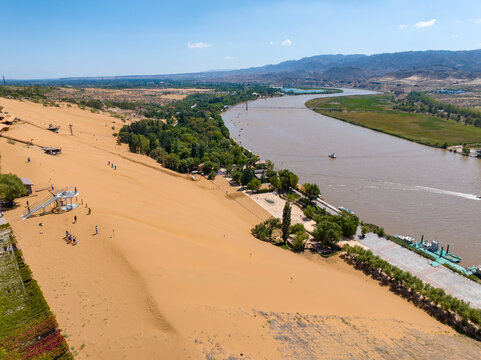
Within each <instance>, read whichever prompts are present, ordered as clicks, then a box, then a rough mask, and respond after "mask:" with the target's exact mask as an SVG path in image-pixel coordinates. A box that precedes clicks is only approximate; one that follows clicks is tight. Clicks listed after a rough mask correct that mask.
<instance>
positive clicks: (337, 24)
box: [0, 0, 481, 79]
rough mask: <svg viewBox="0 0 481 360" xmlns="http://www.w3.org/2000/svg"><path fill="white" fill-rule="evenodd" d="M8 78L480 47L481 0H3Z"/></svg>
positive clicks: (2, 69)
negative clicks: (68, 0) (238, 0)
mask: <svg viewBox="0 0 481 360" xmlns="http://www.w3.org/2000/svg"><path fill="white" fill-rule="evenodd" d="M0 13H1V14H2V23H3V27H2V32H1V33H0V42H1V43H2V50H3V51H2V57H1V60H0V75H5V77H7V78H10V79H40V78H58V77H77V76H79V77H80V76H116V75H148V74H172V73H188V72H198V71H207V70H213V69H240V68H247V67H252V66H262V65H265V64H275V63H279V62H282V61H285V60H291V59H299V58H302V57H307V56H313V55H319V54H338V53H341V54H355V53H360V54H375V53H383V52H399V51H410V50H441V49H442V50H472V49H478V48H481V36H480V34H481V2H479V1H475V0H462V1H458V2H456V4H455V6H453V3H452V2H451V1H447V0H440V1H433V0H428V1H423V2H419V1H413V0H407V1H401V0H393V1H389V2H383V1H380V0H367V1H363V2H362V5H360V4H359V2H358V1H354V0H345V1H332V0H326V1H308V0H302V1H274V0H265V1H262V2H259V1H254V0H245V1H242V2H236V3H234V4H232V3H231V2H223V1H219V0H213V1H209V2H202V3H201V2H197V1H188V0H180V1H176V2H175V3H172V2H167V1H160V2H159V1H154V0H138V1H136V2H135V3H134V2H131V1H126V0H117V1H113V0H104V1H91V0H86V1H83V2H65V1H58V0H52V1H49V2H48V3H45V2H37V1H33V0H26V1H21V2H20V1H18V2H14V1H8V0H0Z"/></svg>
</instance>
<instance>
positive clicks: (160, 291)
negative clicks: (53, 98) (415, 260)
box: [0, 99, 481, 359]
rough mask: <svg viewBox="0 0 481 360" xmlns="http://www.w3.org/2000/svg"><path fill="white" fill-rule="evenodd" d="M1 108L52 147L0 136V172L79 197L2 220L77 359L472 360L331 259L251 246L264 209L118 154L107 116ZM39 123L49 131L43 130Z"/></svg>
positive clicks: (20, 128) (21, 131)
mask: <svg viewBox="0 0 481 360" xmlns="http://www.w3.org/2000/svg"><path fill="white" fill-rule="evenodd" d="M0 105H2V106H4V108H5V109H4V110H6V111H9V112H10V113H12V114H14V115H15V116H18V117H19V118H21V119H24V120H27V121H28V123H26V122H20V123H17V124H15V125H14V126H12V127H11V128H10V130H9V131H8V132H7V133H5V134H6V135H11V136H14V137H16V138H21V139H27V140H29V139H33V142H34V143H38V144H42V145H51V146H59V147H61V148H62V154H61V155H59V156H49V155H46V154H44V153H43V151H42V150H41V149H40V148H39V147H36V146H27V145H24V144H21V143H16V144H15V145H12V144H9V143H7V141H6V139H4V138H0V153H1V155H2V159H1V171H2V172H13V173H16V174H18V175H19V176H21V177H28V178H30V179H31V180H32V181H33V182H34V183H35V186H34V189H35V190H40V189H43V188H46V187H48V186H50V185H51V184H54V186H55V187H56V188H61V187H64V186H77V187H78V189H79V193H80V194H79V196H78V199H77V203H79V204H80V206H79V208H77V209H75V210H73V211H70V212H67V213H63V214H47V215H45V216H40V215H37V216H33V217H31V218H29V219H27V220H22V219H21V218H20V215H21V213H22V211H23V209H24V206H25V204H26V201H27V200H29V202H30V204H32V203H34V202H35V201H36V200H39V199H41V198H43V197H44V196H46V195H48V194H47V193H46V192H45V191H39V192H34V195H32V196H30V197H26V198H22V199H20V200H19V203H20V205H21V206H20V207H19V208H17V209H14V210H12V211H8V212H6V213H5V216H6V219H7V220H8V221H9V222H10V223H11V225H12V227H13V229H14V231H15V234H16V236H17V238H18V243H19V246H20V247H21V249H22V251H23V254H24V256H25V259H26V261H27V263H28V264H29V266H30V268H31V270H32V272H33V274H34V277H35V279H36V280H37V281H38V283H39V285H40V287H41V289H42V291H43V293H44V295H45V297H46V299H47V301H48V303H49V305H50V307H51V309H52V310H53V311H54V312H55V314H56V316H57V320H58V322H59V325H60V327H61V328H62V330H63V332H64V334H66V335H67V341H68V343H69V345H70V346H71V347H72V348H73V350H74V353H75V354H76V355H77V356H76V358H78V359H228V358H229V359H293V358H295V359H319V358H320V359H322V358H327V359H337V358H339V359H346V358H353V359H356V358H360V357H362V358H372V359H384V358H386V356H387V355H386V354H391V355H390V356H387V357H389V358H410V359H413V358H420V359H421V358H422V359H430V358H439V349H440V348H441V347H442V346H445V345H446V344H449V347H450V349H452V350H451V351H452V355H451V358H461V357H463V358H464V359H469V358H473V359H474V358H476V356H477V355H478V354H479V351H481V347H480V346H479V344H477V343H476V342H474V341H471V340H469V339H466V338H463V337H460V336H459V335H457V334H455V333H454V332H453V331H452V330H451V329H450V328H448V327H446V326H444V325H442V324H441V323H439V322H437V321H436V320H434V319H432V318H431V317H430V316H429V315H427V314H426V313H424V312H423V311H421V310H420V309H418V308H416V307H414V306H413V305H412V304H410V303H409V302H407V301H406V300H404V299H402V298H400V297H398V296H396V295H394V294H392V293H391V292H389V290H388V289H387V288H384V287H381V286H380V285H379V284H378V283H377V282H375V281H373V280H371V279H370V278H368V277H366V276H365V275H364V274H362V273H361V272H359V271H356V270H354V269H353V268H351V267H349V266H348V265H346V264H345V263H344V262H343V261H342V260H341V259H328V260H325V259H322V258H319V257H317V256H314V255H309V254H305V255H297V254H294V253H291V252H288V251H285V250H283V249H281V248H277V247H274V246H272V245H270V244H267V243H263V242H261V241H259V240H257V239H255V238H254V237H253V236H252V235H251V234H250V229H251V227H252V226H253V225H254V224H256V223H258V222H260V221H261V220H264V219H266V218H267V217H268V216H269V214H268V213H267V212H266V211H265V210H264V209H262V208H261V207H260V206H259V205H257V204H256V203H255V202H254V201H253V200H252V199H250V198H249V197H247V196H246V195H244V194H242V193H240V192H237V189H235V188H231V187H229V186H228V183H227V181H226V180H225V179H223V178H220V177H218V178H217V179H216V180H215V182H211V181H207V180H205V179H201V180H200V181H192V180H191V179H190V178H189V177H188V176H183V175H179V174H176V173H172V172H170V171H168V170H165V169H162V168H161V166H160V165H159V164H157V163H156V162H155V161H154V160H152V159H150V158H148V157H146V156H141V155H137V154H131V153H129V152H128V149H127V147H126V146H125V145H117V144H116V139H115V138H114V137H113V136H112V133H113V132H118V130H119V128H120V127H121V125H122V123H121V121H120V120H118V119H115V118H112V117H109V116H107V115H104V114H93V113H91V112H89V111H85V110H81V109H78V108H76V107H68V108H67V107H65V106H62V107H60V108H54V107H44V106H42V105H39V104H34V103H30V102H26V101H23V102H21V101H17V100H7V99H0ZM50 123H55V124H58V125H61V129H60V133H59V134H55V133H52V132H49V131H47V130H45V129H43V127H46V126H47V125H48V124H50ZM69 124H72V125H73V131H74V135H73V136H71V135H70V131H69V129H68V125H69ZM112 127H114V129H112ZM27 157H30V158H31V162H30V163H28V162H27ZM108 161H110V162H113V163H114V164H115V165H116V166H117V170H114V169H113V168H111V167H109V166H108V165H107V163H108ZM226 191H227V194H226ZM88 208H91V209H92V214H91V215H87V210H88ZM74 216H77V218H78V221H77V222H76V223H74V220H73V218H74ZM40 223H42V224H43V226H39V224H40ZM96 225H97V226H98V229H99V234H98V235H95V234H94V233H95V226H96ZM65 230H68V231H69V232H71V233H72V234H74V235H75V236H76V237H77V239H78V245H77V246H71V245H68V244H66V243H65V241H64V240H63V239H62V238H63V236H64V234H65ZM410 341H412V343H409V342H410ZM443 344H444V345H443ZM416 349H417V350H416Z"/></svg>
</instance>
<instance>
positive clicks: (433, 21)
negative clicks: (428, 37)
mask: <svg viewBox="0 0 481 360" xmlns="http://www.w3.org/2000/svg"><path fill="white" fill-rule="evenodd" d="M434 24H436V19H431V20H428V21H418V22H417V23H416V24H415V25H414V26H415V27H417V28H418V29H421V28H425V27H429V26H433V25H434Z"/></svg>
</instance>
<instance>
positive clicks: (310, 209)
mask: <svg viewBox="0 0 481 360" xmlns="http://www.w3.org/2000/svg"><path fill="white" fill-rule="evenodd" d="M304 215H305V216H306V217H308V218H311V219H312V218H313V217H314V215H316V209H314V208H313V207H312V206H311V205H307V207H306V209H305V210H304Z"/></svg>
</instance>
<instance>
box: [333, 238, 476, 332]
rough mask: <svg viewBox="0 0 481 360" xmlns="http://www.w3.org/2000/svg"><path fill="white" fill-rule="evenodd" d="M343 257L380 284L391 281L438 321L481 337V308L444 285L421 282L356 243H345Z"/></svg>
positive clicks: (397, 290)
mask: <svg viewBox="0 0 481 360" xmlns="http://www.w3.org/2000/svg"><path fill="white" fill-rule="evenodd" d="M342 249H343V251H344V252H345V257H346V259H347V260H348V261H349V262H351V263H354V264H355V265H356V266H358V267H359V268H361V269H362V270H364V271H365V272H368V273H369V274H371V275H372V276H373V277H374V278H375V279H378V280H379V281H381V283H383V284H386V285H387V284H390V285H391V289H392V290H393V291H395V292H396V293H399V294H401V295H402V296H404V297H406V298H408V299H409V300H411V301H412V302H413V303H414V304H415V305H417V306H419V307H421V308H423V309H424V310H426V311H427V312H429V313H430V314H431V315H433V316H435V317H436V318H438V319H439V320H440V321H442V322H445V323H447V324H449V325H450V326H452V327H454V328H455V329H457V330H459V331H462V332H464V333H466V334H468V335H470V336H472V337H475V338H477V339H481V310H480V309H475V308H472V307H471V306H469V305H468V304H467V303H465V302H464V301H462V300H459V299H457V298H455V297H454V296H451V295H448V294H446V293H445V292H444V290H443V289H439V288H435V287H433V286H431V285H430V284H427V283H424V282H423V281H422V280H421V279H419V278H418V277H416V276H413V275H412V274H411V273H409V272H407V271H403V270H401V269H399V268H398V267H396V266H394V265H391V264H390V263H389V262H387V261H385V260H383V259H381V258H380V257H379V256H376V255H374V254H373V253H372V252H371V251H370V250H364V249H363V248H361V247H359V246H355V247H351V246H348V245H344V247H343V248H342Z"/></svg>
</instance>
